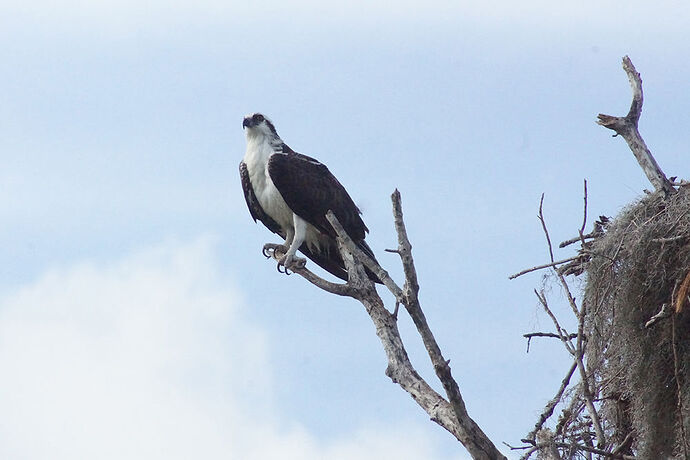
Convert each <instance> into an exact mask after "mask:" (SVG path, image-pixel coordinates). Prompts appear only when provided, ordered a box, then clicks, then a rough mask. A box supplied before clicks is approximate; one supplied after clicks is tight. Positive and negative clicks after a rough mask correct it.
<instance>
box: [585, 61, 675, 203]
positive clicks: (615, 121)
mask: <svg viewBox="0 0 690 460" xmlns="http://www.w3.org/2000/svg"><path fill="white" fill-rule="evenodd" d="M623 70H625V73H627V74H628V80H630V87H631V88H632V93H633V98H632V103H631V104H630V111H628V114H627V115H626V116H624V117H614V116H611V115H604V114H601V113H600V114H599V116H598V118H599V120H598V121H597V123H598V124H600V125H601V126H603V127H605V128H608V129H612V130H613V131H615V132H616V135H620V136H622V137H623V139H625V141H626V142H627V143H628V146H629V147H630V150H632V153H633V155H635V158H636V159H637V162H638V163H639V164H640V167H641V168H642V171H644V173H645V175H646V176H647V179H649V182H651V183H652V185H653V186H654V188H655V189H656V190H663V192H664V193H665V194H666V195H668V194H669V193H672V192H674V191H675V189H674V188H673V184H672V183H671V181H669V180H668V179H667V178H666V175H665V174H664V173H663V171H662V170H661V168H660V167H659V165H658V164H657V162H656V160H655V159H654V157H653V156H652V153H651V152H650V151H649V149H648V148H647V144H645V142H644V139H642V135H641V134H640V131H639V130H638V128H637V125H638V122H639V120H640V115H641V114H642V102H643V94H642V78H640V74H639V72H638V71H637V70H635V66H634V65H633V63H632V61H631V60H630V58H629V57H628V56H625V57H624V58H623Z"/></svg>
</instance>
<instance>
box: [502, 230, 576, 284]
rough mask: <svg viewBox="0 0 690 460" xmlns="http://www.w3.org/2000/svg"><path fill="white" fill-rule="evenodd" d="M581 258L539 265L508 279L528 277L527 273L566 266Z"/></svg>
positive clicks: (570, 258) (569, 258)
mask: <svg viewBox="0 0 690 460" xmlns="http://www.w3.org/2000/svg"><path fill="white" fill-rule="evenodd" d="M578 239H579V238H578ZM579 258H580V256H579V255H577V256H573V257H568V258H567V259H563V260H558V261H556V262H551V263H548V264H542V265H537V266H535V267H532V268H526V269H524V270H522V271H519V272H517V273H515V274H513V275H510V276H509V277H508V279H509V280H514V279H515V278H517V277H519V276H522V275H526V274H527V273H531V272H535V271H537V270H542V269H544V268H549V267H555V266H557V265H561V264H565V263H568V262H572V261H573V260H577V259H579Z"/></svg>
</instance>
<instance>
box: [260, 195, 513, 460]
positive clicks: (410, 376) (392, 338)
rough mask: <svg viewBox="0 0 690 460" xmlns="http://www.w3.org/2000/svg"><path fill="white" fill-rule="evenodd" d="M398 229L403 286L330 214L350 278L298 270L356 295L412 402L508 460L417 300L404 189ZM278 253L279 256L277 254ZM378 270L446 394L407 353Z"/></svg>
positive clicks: (481, 450) (466, 442) (470, 446)
mask: <svg viewBox="0 0 690 460" xmlns="http://www.w3.org/2000/svg"><path fill="white" fill-rule="evenodd" d="M392 200H393V215H394V219H395V228H396V230H397V232H398V249H397V250H395V251H393V252H396V253H398V254H399V255H400V257H401V260H402V263H403V268H404V272H405V285H404V287H403V288H400V287H399V286H398V285H397V284H396V283H395V281H393V279H392V278H391V277H390V276H389V275H388V273H387V272H386V271H385V270H384V269H383V268H382V267H381V266H380V265H379V264H378V263H377V262H376V261H374V260H372V259H371V258H369V257H368V256H367V255H366V254H364V253H363V252H362V251H361V250H360V249H359V248H358V247H357V246H356V245H355V244H354V243H353V241H352V240H351V239H350V238H349V236H348V235H347V233H346V232H345V230H344V229H343V227H342V225H341V224H340V222H338V220H337V218H336V217H335V215H334V214H333V213H332V212H330V211H329V212H328V214H327V215H326V218H327V219H328V221H329V222H330V223H331V225H332V226H333V228H334V229H335V231H336V234H337V235H338V237H337V240H338V247H339V250H340V253H341V255H342V257H343V261H344V262H345V267H346V268H347V270H348V275H349V280H348V282H347V283H345V284H336V283H331V282H329V281H326V280H324V279H322V278H320V277H319V276H317V275H316V274H314V273H312V272H311V271H309V270H308V269H307V268H304V267H303V268H295V270H294V272H295V273H297V274H299V275H300V276H302V277H304V278H305V279H306V280H307V281H309V282H311V283H312V284H314V285H315V286H317V287H319V288H321V289H323V290H325V291H326V292H329V293H332V294H336V295H342V296H348V297H352V298H354V299H357V300H358V301H359V302H360V303H362V305H364V308H365V309H366V311H367V313H368V314H369V317H370V318H371V320H372V322H373V323H374V326H375V328H376V335H377V336H378V337H379V340H380V341H381V345H382V346H383V349H384V352H385V353H386V357H387V359H388V366H387V368H386V371H385V373H386V375H387V376H388V377H389V378H390V379H391V380H392V381H393V382H394V383H396V384H398V385H400V387H401V388H402V389H403V390H405V391H406V392H407V393H408V394H409V395H410V396H411V397H412V399H414V401H415V402H416V403H417V404H418V405H419V406H420V407H421V408H422V409H423V410H424V411H425V412H426V413H427V414H428V415H429V417H430V418H431V420H432V421H433V422H435V423H437V424H438V425H440V426H441V427H443V428H444V429H446V430H447V431H448V432H450V433H451V434H452V435H453V436H454V437H455V438H456V439H457V440H459V441H460V442H461V443H462V445H463V446H464V447H465V449H467V451H468V452H469V453H470V455H471V456H472V458H473V459H475V460H506V457H505V456H504V455H503V454H501V452H500V451H499V450H498V449H497V448H496V446H495V445H494V444H493V443H492V442H491V440H490V439H489V438H488V436H486V434H485V433H484V432H483V431H482V430H481V428H480V427H479V425H477V424H476V423H475V421H474V420H472V418H471V417H470V416H469V414H468V413H467V409H466V408H465V403H464V401H463V399H462V395H461V393H460V389H459V387H458V384H457V382H456V381H455V379H453V377H452V375H451V370H450V366H449V362H448V361H447V360H446V359H445V358H444V357H443V355H442V354H441V350H440V347H439V346H438V344H437V343H436V339H435V338H434V336H433V334H432V333H431V330H430V329H429V326H428V324H427V322H426V318H425V317H424V313H423V312H422V308H421V305H420V303H419V298H418V295H417V294H418V292H419V285H418V283H417V273H416V270H415V267H414V260H413V259H412V245H411V244H410V241H409V239H408V237H407V231H406V230H405V224H404V221H403V216H402V204H401V200H400V193H399V192H398V191H397V190H396V191H395V193H393V196H392ZM273 256H274V257H279V256H280V254H274V255H273ZM365 266H366V267H367V268H368V269H369V270H371V271H372V272H373V273H375V274H376V275H377V276H378V277H379V278H380V279H381V281H383V283H384V285H385V286H386V287H387V288H388V290H389V291H390V292H391V293H392V294H393V296H394V297H395V299H396V301H397V302H398V303H402V304H403V305H404V306H405V308H406V309H407V311H408V312H409V314H410V316H411V317H412V319H413V321H414V323H415V325H416V326H417V329H418V331H419V333H420V335H421V336H422V341H423V342H424V345H425V347H426V349H427V352H428V353H429V357H430V358H431V361H432V364H433V367H434V370H435V371H436V375H437V377H438V378H439V380H440V381H441V383H442V385H443V388H444V390H445V392H446V395H447V398H448V399H446V398H444V397H443V396H441V395H440V394H439V393H437V392H436V391H435V390H434V389H433V388H432V387H431V386H430V385H429V384H428V383H427V382H426V380H424V379H423V378H422V377H421V376H420V375H419V374H418V373H417V371H416V370H415V368H414V367H413V365H412V363H411V362H410V359H409V357H408V355H407V351H406V349H405V345H404V343H403V340H402V337H401V336H400V331H399V330H398V324H397V305H396V310H395V311H394V312H392V313H391V312H390V311H389V310H388V309H386V307H385V305H384V303H383V300H382V299H381V297H380V296H379V295H378V293H377V292H376V287H375V285H374V283H373V282H372V281H371V280H370V279H369V277H368V276H367V274H366V272H365V271H364V267H365Z"/></svg>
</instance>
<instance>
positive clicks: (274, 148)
mask: <svg viewBox="0 0 690 460" xmlns="http://www.w3.org/2000/svg"><path fill="white" fill-rule="evenodd" d="M242 128H243V129H245V134H246V137H247V151H246V153H245V154H244V158H243V160H242V161H241V162H240V177H241V179H242V189H243V190H244V198H245V200H246V201H247V206H248V207H249V212H250V213H251V215H252V218H253V219H254V222H256V221H257V220H260V221H261V223H263V224H264V225H265V226H266V227H267V228H268V229H269V230H270V231H272V232H273V233H276V234H278V235H280V236H281V237H282V238H284V239H285V242H284V243H283V244H271V243H267V244H265V245H264V247H263V254H264V255H265V256H266V257H271V255H272V254H275V251H276V250H277V251H278V252H279V253H283V254H285V255H284V256H283V257H281V258H280V260H279V261H278V270H279V271H281V267H283V268H284V270H285V273H288V269H295V268H302V267H304V265H305V263H306V260H305V259H303V258H300V257H297V256H296V255H295V254H296V252H297V250H298V249H299V251H300V252H302V253H303V254H304V255H306V256H307V257H308V258H309V259H311V260H312V261H314V262H315V263H316V264H317V265H319V266H320V267H322V268H323V269H325V270H327V271H328V272H330V273H332V274H333V275H335V276H337V277H338V278H341V279H343V280H346V281H347V279H348V276H347V270H346V269H345V264H344V263H343V259H342V257H341V256H340V251H339V250H338V245H337V243H336V239H335V237H336V233H335V231H334V230H333V228H332V227H331V225H330V223H329V222H328V220H327V219H326V213H327V212H328V210H329V209H330V210H332V211H333V213H334V214H335V216H336V217H337V218H338V221H340V223H341V224H342V226H343V228H344V229H345V231H346V232H347V234H348V235H349V236H350V238H352V240H353V241H354V243H355V244H356V245H357V246H359V248H360V249H361V250H362V251H364V253H365V254H367V255H368V256H369V257H371V258H372V259H374V260H376V259H375V258H374V253H373V252H372V250H371V248H370V247H369V245H368V244H367V243H366V241H364V237H365V236H366V233H367V232H368V231H369V229H368V228H367V226H366V225H364V222H363V221H362V218H361V216H360V214H361V211H360V210H359V208H357V206H356V205H355V203H354V201H352V198H350V195H348V193H347V191H346V190H345V188H344V187H343V186H342V185H341V184H340V182H338V179H336V178H335V176H333V174H331V172H330V171H329V170H328V168H327V167H326V166H325V165H324V164H322V163H320V162H319V161H318V160H315V159H314V158H311V157H308V156H306V155H302V154H300V153H297V152H295V151H293V150H292V149H291V148H290V147H288V146H287V144H285V142H283V141H282V140H281V139H280V136H278V133H277V132H276V128H275V126H273V123H271V121H270V120H269V119H268V118H266V117H265V116H263V115H262V114H260V113H255V114H252V115H248V116H246V117H245V118H244V121H243V122H242ZM367 274H368V275H369V278H371V279H372V280H373V281H375V282H378V283H380V281H379V279H378V277H376V275H374V274H373V273H371V272H370V271H369V270H368V269H367Z"/></svg>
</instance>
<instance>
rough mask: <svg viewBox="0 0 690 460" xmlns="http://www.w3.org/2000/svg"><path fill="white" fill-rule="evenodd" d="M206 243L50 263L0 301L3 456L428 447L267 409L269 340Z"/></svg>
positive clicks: (307, 454) (415, 450) (429, 453)
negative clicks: (323, 430)
mask: <svg viewBox="0 0 690 460" xmlns="http://www.w3.org/2000/svg"><path fill="white" fill-rule="evenodd" d="M213 247H214V244H213V241H212V239H208V238H205V239H200V240H199V241H196V242H194V243H191V244H185V245H180V244H176V243H169V244H166V245H161V246H159V247H157V248H153V249H148V250H145V251H141V252H139V253H136V254H132V255H129V256H127V257H125V258H123V259H122V260H120V261H117V262H115V263H109V264H96V263H82V264H79V265H75V266H71V267H67V268H59V269H54V270H51V271H49V272H47V273H46V274H44V275H43V276H42V277H41V278H40V279H38V280H37V281H35V282H34V283H32V284H30V285H27V286H24V287H22V288H20V289H17V290H15V291H14V292H13V293H11V294H9V295H6V296H5V297H4V298H0V369H2V378H0V414H2V417H0V458H22V459H28V460H32V459H45V458H50V459H56V460H59V459H75V458H90V459H122V458H127V459H138V458H141V459H157V458H161V459H162V458H165V459H172V460H174V459H189V458H203V459H214V458H223V459H257V460H258V459H271V458H281V459H306V460H311V459H335V460H339V459H343V460H344V459H351V458H358V459H367V458H371V459H383V458H396V459H417V458H433V457H434V446H432V445H430V443H429V441H427V440H426V439H425V434H424V429H423V428H417V427H410V426H399V425H397V426H395V425H393V426H386V427H372V426H369V427H362V428H361V429H360V430H359V431H358V432H356V433H346V434H343V436H342V437H341V438H340V439H338V440H335V441H330V442H325V441H322V440H319V439H317V438H315V437H314V436H313V435H312V434H310V433H309V432H307V431H306V430H305V429H304V428H302V427H300V425H299V423H298V422H296V421H294V420H289V417H286V416H285V415H281V414H278V413H276V409H275V406H274V404H272V400H271V393H272V384H271V382H272V379H271V373H270V359H269V356H268V347H267V341H266V338H265V337H264V336H263V334H262V331H261V330H260V329H259V328H257V327H256V326H254V325H252V324H251V323H250V322H249V321H248V320H247V319H246V318H244V317H243V314H242V311H243V310H242V301H241V299H240V296H239V295H238V292H237V290H236V289H235V288H233V287H232V283H231V282H230V280H228V279H227V277H224V276H222V274H221V273H220V270H219V269H218V267H217V266H216V264H215V262H214V257H213ZM420 426H423V425H420ZM429 429H434V428H431V427H429ZM458 447H459V450H460V446H459V445H458Z"/></svg>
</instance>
